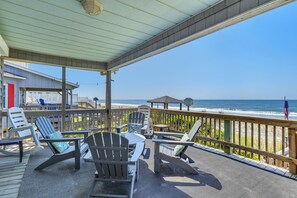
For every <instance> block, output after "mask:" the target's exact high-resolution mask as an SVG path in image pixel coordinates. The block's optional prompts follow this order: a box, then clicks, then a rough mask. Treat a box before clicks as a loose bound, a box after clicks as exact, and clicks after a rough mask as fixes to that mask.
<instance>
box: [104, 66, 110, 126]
mask: <svg viewBox="0 0 297 198" xmlns="http://www.w3.org/2000/svg"><path fill="white" fill-rule="evenodd" d="M105 108H106V119H105V128H106V129H107V131H111V72H110V71H107V72H106V94H105Z"/></svg>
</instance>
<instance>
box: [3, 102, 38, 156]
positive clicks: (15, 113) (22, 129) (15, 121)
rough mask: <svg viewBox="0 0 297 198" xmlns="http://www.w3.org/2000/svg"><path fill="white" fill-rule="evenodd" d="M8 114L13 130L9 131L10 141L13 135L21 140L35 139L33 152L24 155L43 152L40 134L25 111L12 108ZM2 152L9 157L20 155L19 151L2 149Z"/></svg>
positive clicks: (27, 151)
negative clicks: (28, 119) (29, 121)
mask: <svg viewBox="0 0 297 198" xmlns="http://www.w3.org/2000/svg"><path fill="white" fill-rule="evenodd" d="M7 114H8V119H9V122H10V124H11V126H12V128H11V129H9V131H8V140H9V139H11V137H13V135H16V136H17V137H18V138H21V139H28V138H33V140H34V143H35V147H34V148H33V149H31V150H26V151H24V154H26V153H29V152H36V151H39V150H42V149H43V147H42V146H41V145H40V141H39V138H38V133H36V132H35V130H34V126H33V125H31V124H29V123H28V121H27V119H26V117H25V114H24V111H23V109H22V108H18V107H12V108H10V109H8V112H7ZM0 152H1V153H4V154H8V155H18V154H19V152H18V151H17V152H15V151H9V150H7V149H6V148H5V147H4V149H0Z"/></svg>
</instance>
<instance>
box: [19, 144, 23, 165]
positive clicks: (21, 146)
mask: <svg viewBox="0 0 297 198" xmlns="http://www.w3.org/2000/svg"><path fill="white" fill-rule="evenodd" d="M19 150H20V163H22V160H23V142H22V141H19Z"/></svg>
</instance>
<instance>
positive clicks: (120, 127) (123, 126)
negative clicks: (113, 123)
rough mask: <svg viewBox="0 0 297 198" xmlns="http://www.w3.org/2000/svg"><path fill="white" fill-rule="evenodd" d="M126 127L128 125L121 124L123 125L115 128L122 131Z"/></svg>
mask: <svg viewBox="0 0 297 198" xmlns="http://www.w3.org/2000/svg"><path fill="white" fill-rule="evenodd" d="M126 126H128V124H123V125H120V126H117V127H116V128H117V129H122V128H125V127H126Z"/></svg>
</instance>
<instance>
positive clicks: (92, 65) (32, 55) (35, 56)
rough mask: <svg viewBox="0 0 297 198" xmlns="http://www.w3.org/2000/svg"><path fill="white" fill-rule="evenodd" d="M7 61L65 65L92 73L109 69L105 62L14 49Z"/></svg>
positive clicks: (11, 50) (11, 49)
mask: <svg viewBox="0 0 297 198" xmlns="http://www.w3.org/2000/svg"><path fill="white" fill-rule="evenodd" d="M7 59H10V60H16V61H22V62H28V63H40V64H46V65H54V66H61V65H65V66H67V67H70V68H76V69H83V70H91V71H105V70H106V69H107V63H104V62H96V61H88V60H81V59H75V58H67V57H61V56H53V55H48V54H41V53H37V52H30V51H25V50H19V49H14V48H10V49H9V57H7Z"/></svg>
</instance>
